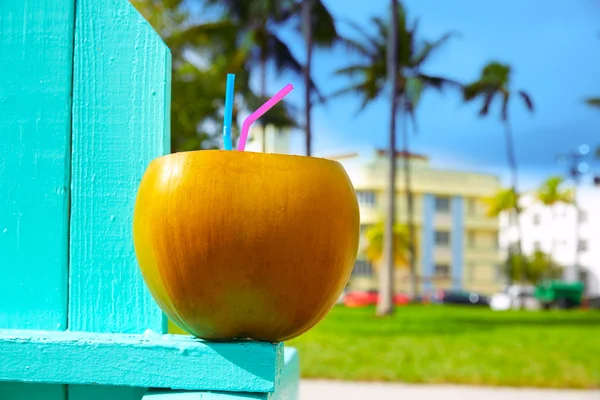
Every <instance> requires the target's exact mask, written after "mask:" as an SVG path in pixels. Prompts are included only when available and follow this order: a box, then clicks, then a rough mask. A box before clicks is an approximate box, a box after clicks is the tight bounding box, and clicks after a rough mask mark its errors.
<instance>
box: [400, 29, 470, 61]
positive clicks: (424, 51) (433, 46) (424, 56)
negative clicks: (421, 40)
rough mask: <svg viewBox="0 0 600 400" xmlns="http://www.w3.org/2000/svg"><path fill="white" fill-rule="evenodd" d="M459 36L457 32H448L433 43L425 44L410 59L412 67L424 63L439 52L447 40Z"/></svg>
mask: <svg viewBox="0 0 600 400" xmlns="http://www.w3.org/2000/svg"><path fill="white" fill-rule="evenodd" d="M457 36H459V34H458V32H449V33H446V34H444V35H443V36H442V37H441V38H439V39H438V40H436V41H434V42H425V44H424V45H423V47H422V48H421V49H420V50H419V51H418V53H417V54H416V55H415V56H414V57H413V59H412V62H411V64H412V66H413V67H418V66H420V65H421V64H423V63H424V62H426V61H427V60H428V59H429V57H430V56H431V55H432V54H433V53H434V52H435V51H436V50H439V48H440V47H442V46H443V45H444V44H445V43H446V42H447V41H448V40H450V39H452V38H453V37H457Z"/></svg>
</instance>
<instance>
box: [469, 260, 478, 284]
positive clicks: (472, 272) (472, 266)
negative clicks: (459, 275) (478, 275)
mask: <svg viewBox="0 0 600 400" xmlns="http://www.w3.org/2000/svg"><path fill="white" fill-rule="evenodd" d="M468 268H469V270H468V271H467V273H468V274H469V275H468V276H469V281H470V282H475V268H476V267H475V263H472V262H471V263H469V264H468Z"/></svg>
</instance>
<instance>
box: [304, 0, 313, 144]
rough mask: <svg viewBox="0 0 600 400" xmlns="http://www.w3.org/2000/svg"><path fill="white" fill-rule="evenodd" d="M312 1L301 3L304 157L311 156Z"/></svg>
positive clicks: (307, 0) (305, 0)
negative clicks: (304, 58)
mask: <svg viewBox="0 0 600 400" xmlns="http://www.w3.org/2000/svg"><path fill="white" fill-rule="evenodd" d="M312 6H313V0H303V1H302V28H303V30H304V38H305V41H306V63H305V65H304V90H305V91H304V124H305V128H304V129H305V131H306V155H307V156H310V155H311V150H312V132H311V120H310V118H311V104H310V92H311V87H310V76H311V64H312V53H313V36H312V23H311V22H312V21H311V11H312Z"/></svg>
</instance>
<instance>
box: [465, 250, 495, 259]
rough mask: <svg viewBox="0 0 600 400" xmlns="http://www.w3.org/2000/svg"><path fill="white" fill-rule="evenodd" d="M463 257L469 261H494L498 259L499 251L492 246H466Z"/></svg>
mask: <svg viewBox="0 0 600 400" xmlns="http://www.w3.org/2000/svg"><path fill="white" fill-rule="evenodd" d="M464 257H465V258H466V259H469V260H481V261H495V260H498V259H499V258H500V249H499V248H498V247H494V246H466V247H465V249H464Z"/></svg>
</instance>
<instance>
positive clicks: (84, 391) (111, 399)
mask: <svg viewBox="0 0 600 400" xmlns="http://www.w3.org/2000/svg"><path fill="white" fill-rule="evenodd" d="M68 388H69V392H68V396H67V398H66V400H68V399H79V398H81V399H85V400H121V399H131V400H141V399H142V397H144V394H146V391H147V390H146V389H145V388H139V387H131V386H100V385H94V386H89V385H69V386H68Z"/></svg>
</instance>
